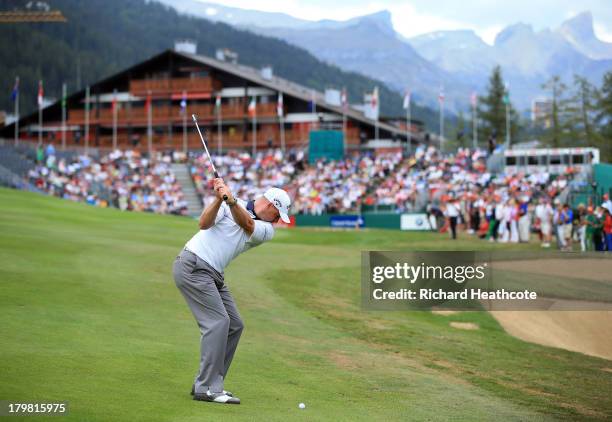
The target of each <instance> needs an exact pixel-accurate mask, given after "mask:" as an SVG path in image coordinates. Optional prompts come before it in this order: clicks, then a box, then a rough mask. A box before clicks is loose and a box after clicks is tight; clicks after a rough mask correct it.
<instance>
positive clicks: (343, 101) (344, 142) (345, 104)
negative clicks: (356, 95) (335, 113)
mask: <svg viewBox="0 0 612 422" xmlns="http://www.w3.org/2000/svg"><path fill="white" fill-rule="evenodd" d="M340 103H341V106H342V154H346V145H347V142H348V140H347V139H346V135H347V133H346V109H347V107H348V97H347V93H346V87H344V88H342V95H341V100H340Z"/></svg>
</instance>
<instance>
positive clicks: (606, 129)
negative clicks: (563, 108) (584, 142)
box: [595, 71, 612, 163]
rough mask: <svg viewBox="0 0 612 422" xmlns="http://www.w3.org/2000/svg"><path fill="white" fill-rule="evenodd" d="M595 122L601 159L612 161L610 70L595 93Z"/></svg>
mask: <svg viewBox="0 0 612 422" xmlns="http://www.w3.org/2000/svg"><path fill="white" fill-rule="evenodd" d="M595 122H596V123H597V125H598V126H599V136H600V142H599V148H600V152H601V159H602V161H604V162H608V163H609V162H612V71H608V72H606V74H605V75H604V78H603V83H602V85H601V89H600V91H599V94H598V95H597V102H596V115H595Z"/></svg>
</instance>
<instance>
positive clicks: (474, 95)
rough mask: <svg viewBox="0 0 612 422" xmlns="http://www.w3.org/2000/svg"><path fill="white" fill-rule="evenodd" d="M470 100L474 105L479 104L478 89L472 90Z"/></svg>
mask: <svg viewBox="0 0 612 422" xmlns="http://www.w3.org/2000/svg"><path fill="white" fill-rule="evenodd" d="M470 102H471V103H472V107H476V104H478V95H477V94H476V91H472V96H471V97H470Z"/></svg>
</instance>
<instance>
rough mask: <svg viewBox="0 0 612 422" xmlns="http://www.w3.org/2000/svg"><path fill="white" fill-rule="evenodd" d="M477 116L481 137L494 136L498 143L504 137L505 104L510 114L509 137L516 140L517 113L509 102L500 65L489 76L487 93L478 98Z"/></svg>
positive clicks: (503, 139) (517, 129) (502, 140)
mask: <svg viewBox="0 0 612 422" xmlns="http://www.w3.org/2000/svg"><path fill="white" fill-rule="evenodd" d="M478 104H479V108H478V118H479V120H480V121H481V122H482V124H481V135H480V137H481V139H488V138H489V137H490V136H495V138H496V142H497V143H498V144H499V143H501V142H504V141H505V139H506V105H507V106H508V108H509V110H508V111H509V113H508V114H509V115H510V139H511V142H512V139H515V140H516V135H517V134H518V132H519V123H518V114H517V113H516V110H515V109H514V107H512V104H511V103H510V92H509V91H508V90H507V89H506V87H505V86H504V82H503V78H502V73H501V67H500V66H496V67H495V68H494V69H493V72H492V73H491V77H490V78H489V85H488V86H487V94H486V95H485V96H483V97H480V98H479V99H478Z"/></svg>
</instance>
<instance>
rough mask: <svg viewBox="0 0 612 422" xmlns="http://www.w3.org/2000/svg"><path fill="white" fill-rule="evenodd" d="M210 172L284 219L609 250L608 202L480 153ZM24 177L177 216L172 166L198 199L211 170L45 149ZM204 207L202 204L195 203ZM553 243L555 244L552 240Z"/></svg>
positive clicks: (227, 167)
mask: <svg viewBox="0 0 612 422" xmlns="http://www.w3.org/2000/svg"><path fill="white" fill-rule="evenodd" d="M212 159H213V160H214V164H215V166H216V169H217V171H218V172H219V174H220V175H221V176H222V177H223V178H224V180H225V182H226V183H227V184H228V185H229V187H230V189H231V190H232V191H233V192H234V193H235V194H236V196H237V197H241V198H254V197H256V196H258V195H261V194H262V193H263V192H264V191H265V190H266V189H267V188H269V187H272V186H280V187H283V188H285V189H286V190H287V191H288V192H289V193H290V195H291V196H292V197H293V198H294V203H293V205H292V212H293V213H301V214H314V215H318V214H323V213H360V212H361V211H362V210H363V209H365V208H366V207H382V208H385V209H389V210H392V211H394V212H421V211H422V210H425V211H426V213H427V216H428V221H429V223H430V225H431V227H432V228H433V229H436V230H440V231H442V232H446V231H448V232H449V235H450V236H451V237H452V238H456V237H457V233H458V231H461V230H464V231H465V232H466V233H467V234H469V235H473V236H478V237H480V238H482V239H486V240H488V241H490V242H504V243H505V242H510V243H518V242H528V241H529V240H530V239H531V238H532V234H534V233H535V234H537V236H538V237H539V239H540V242H541V245H542V247H544V248H549V247H551V245H553V243H554V244H555V245H556V247H558V248H559V249H561V250H574V249H579V250H582V251H587V250H598V251H603V250H610V251H612V216H611V212H612V202H611V201H610V199H609V198H608V197H607V195H606V196H605V197H604V200H603V203H601V204H593V203H588V204H580V205H578V206H577V207H576V208H575V209H572V208H571V207H570V206H569V204H568V203H567V198H568V197H567V191H568V189H567V188H568V186H569V185H570V184H571V183H572V180H573V179H574V177H575V173H574V171H573V170H572V169H571V168H569V169H568V171H567V172H566V173H565V174H561V175H556V176H553V175H551V174H548V173H547V172H544V171H542V172H533V173H530V174H525V173H520V172H501V173H497V174H493V173H490V172H488V170H487V165H486V159H487V152H486V151H484V150H478V149H477V150H469V149H459V150H458V151H457V152H456V153H455V154H453V155H448V154H446V155H444V154H441V153H440V152H439V151H438V150H437V149H436V148H434V147H431V146H429V147H425V146H420V147H418V148H417V149H416V150H415V152H414V154H412V155H410V156H408V157H405V156H403V154H402V153H401V152H398V151H388V152H378V153H374V152H352V153H348V154H347V155H346V156H345V157H344V158H342V159H340V160H336V161H333V160H325V159H320V160H316V161H315V162H313V163H309V162H308V159H307V156H306V155H305V154H304V152H303V151H289V152H287V153H283V152H281V151H280V150H267V151H260V152H258V153H257V154H256V155H255V156H251V154H249V153H247V152H243V151H230V152H229V153H227V154H225V155H215V156H213V158H212ZM37 161H38V163H37V166H36V167H35V168H34V169H32V170H30V172H29V174H28V178H29V180H30V182H31V183H32V184H34V185H35V186H36V187H37V188H38V189H40V190H43V191H45V192H47V193H49V194H51V195H55V196H59V197H62V198H65V199H70V200H74V201H84V202H87V203H89V204H92V205H97V206H114V207H116V208H119V209H121V210H133V211H147V212H154V213H163V214H165V213H172V214H186V213H187V202H186V201H185V199H184V196H183V193H182V191H181V187H180V184H179V183H177V180H176V178H175V176H174V174H173V172H172V170H171V167H170V166H171V163H172V162H176V161H178V162H184V161H187V163H188V168H189V172H190V175H191V178H192V180H193V183H194V186H195V188H196V191H197V193H198V194H199V196H200V197H201V198H203V199H204V201H206V200H207V199H208V200H210V198H211V197H212V196H211V195H209V194H208V193H209V192H210V190H211V189H212V177H211V175H212V171H211V169H210V162H209V160H208V158H207V156H206V155H205V154H202V153H192V154H191V155H190V156H189V157H187V159H186V160H185V157H184V156H178V155H176V154H172V155H169V154H166V155H163V154H157V155H156V156H155V157H154V159H149V158H146V157H143V156H141V154H140V153H139V152H138V151H132V150H127V151H113V152H112V153H110V154H108V155H105V156H102V157H101V158H100V159H99V160H92V158H91V157H88V156H85V155H80V156H74V158H72V159H68V158H66V157H58V156H57V155H56V153H55V149H54V148H53V145H52V144H50V145H49V146H47V148H46V149H45V150H43V149H42V148H40V147H39V149H38V151H37ZM204 205H206V203H204ZM553 239H554V242H553Z"/></svg>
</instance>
